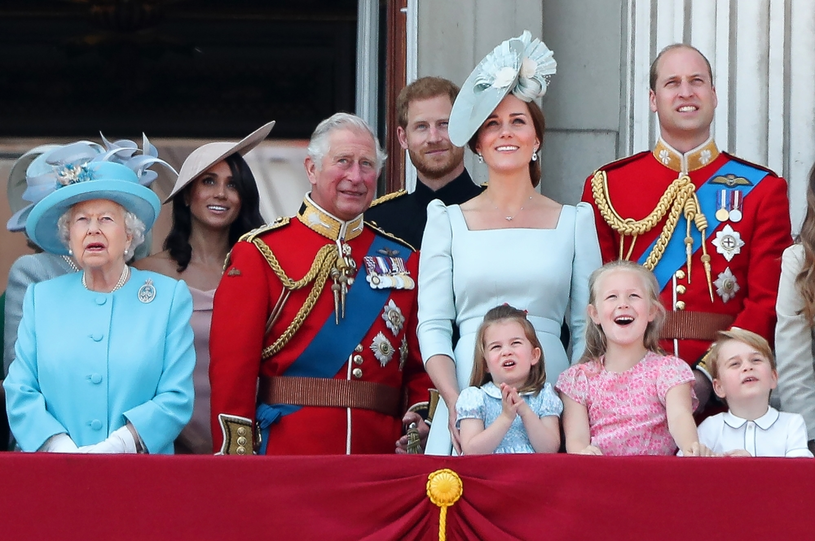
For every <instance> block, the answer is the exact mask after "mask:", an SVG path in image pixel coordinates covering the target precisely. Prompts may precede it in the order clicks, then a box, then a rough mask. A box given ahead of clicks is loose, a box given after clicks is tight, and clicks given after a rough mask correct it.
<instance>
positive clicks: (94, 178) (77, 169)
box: [23, 136, 177, 255]
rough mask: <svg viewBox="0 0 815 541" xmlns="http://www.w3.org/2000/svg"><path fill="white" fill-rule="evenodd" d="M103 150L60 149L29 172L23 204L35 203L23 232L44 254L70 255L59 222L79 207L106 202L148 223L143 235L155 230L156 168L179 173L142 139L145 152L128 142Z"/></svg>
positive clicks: (87, 146)
mask: <svg viewBox="0 0 815 541" xmlns="http://www.w3.org/2000/svg"><path fill="white" fill-rule="evenodd" d="M102 141H103V142H104V147H103V146H101V145H98V144H96V143H92V142H89V141H78V142H76V143H70V144H68V145H63V146H59V147H57V148H55V149H52V150H51V151H49V152H45V153H43V154H41V155H40V156H38V157H37V158H36V159H35V160H34V161H33V162H32V163H31V165H29V167H28V170H27V171H26V180H27V184H28V188H27V189H26V192H25V193H24V194H23V198H24V199H26V200H28V201H32V202H35V204H34V205H33V208H32V209H31V211H30V213H29V215H28V218H27V219H26V221H25V229H26V234H27V235H28V238H29V239H31V241H32V242H34V243H35V244H37V245H38V246H40V247H41V248H42V249H43V250H45V251H46V252H50V253H53V254H57V255H66V254H68V247H67V246H65V245H64V244H63V243H62V240H60V238H59V231H58V230H57V222H58V220H59V218H60V216H62V215H63V214H64V213H65V212H66V211H67V210H68V209H70V208H71V207H72V206H73V205H75V204H77V203H81V202H83V201H90V200H92V199H107V200H110V201H114V202H116V203H118V204H120V205H121V206H122V207H123V208H124V209H125V210H127V211H129V212H132V213H133V214H135V215H136V216H137V217H138V218H139V219H140V220H141V221H142V222H144V226H145V232H147V231H149V230H150V228H152V227H153V224H154V223H155V221H156V218H157V217H158V214H159V210H160V209H161V201H160V200H159V198H158V196H157V195H156V194H155V193H154V192H153V191H152V190H151V189H150V188H149V186H150V184H151V183H152V182H153V181H154V180H155V179H156V177H157V176H158V173H156V172H155V171H151V170H150V169H149V167H150V166H152V165H153V164H160V165H163V166H165V167H167V168H168V169H169V170H170V171H172V172H173V173H174V174H177V173H176V171H175V170H174V169H173V168H172V166H171V165H170V164H168V163H167V162H165V161H163V160H160V159H159V158H158V151H157V150H156V148H155V147H154V146H153V145H151V144H150V141H148V140H147V137H146V136H145V137H143V144H142V148H141V149H139V148H138V145H137V144H136V143H135V142H133V141H129V140H121V141H116V142H114V143H111V142H109V141H108V140H107V139H105V138H104V136H102Z"/></svg>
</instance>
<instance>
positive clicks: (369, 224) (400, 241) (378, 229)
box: [365, 220, 417, 252]
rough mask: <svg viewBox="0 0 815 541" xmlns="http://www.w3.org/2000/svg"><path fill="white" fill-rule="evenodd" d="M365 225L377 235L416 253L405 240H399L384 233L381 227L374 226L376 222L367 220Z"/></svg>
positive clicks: (392, 235)
mask: <svg viewBox="0 0 815 541" xmlns="http://www.w3.org/2000/svg"><path fill="white" fill-rule="evenodd" d="M365 225H367V226H368V227H370V228H371V229H373V230H374V231H376V232H377V233H379V234H380V235H382V236H383V237H387V238H389V239H391V240H395V241H396V242H398V243H399V244H402V245H404V246H406V247H408V248H410V249H411V250H413V251H414V252H416V251H417V250H416V248H414V247H413V246H411V245H410V243H409V242H408V241H406V240H404V239H400V238H399V237H397V236H396V235H394V234H392V233H388V232H387V231H385V230H384V229H382V228H381V227H379V226H378V225H377V224H376V222H369V221H367V220H366V221H365Z"/></svg>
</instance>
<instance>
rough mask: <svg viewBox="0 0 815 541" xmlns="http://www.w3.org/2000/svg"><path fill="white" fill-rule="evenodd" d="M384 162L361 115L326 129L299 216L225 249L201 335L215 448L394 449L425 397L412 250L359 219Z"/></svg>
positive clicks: (313, 145) (315, 139)
mask: <svg viewBox="0 0 815 541" xmlns="http://www.w3.org/2000/svg"><path fill="white" fill-rule="evenodd" d="M384 159H385V157H384V153H383V152H382V150H381V148H380V146H379V143H378V141H377V140H376V138H375V136H374V134H373V132H372V131H371V129H370V127H369V126H368V125H367V124H366V123H365V122H364V121H363V120H362V119H360V118H359V117H356V116H354V115H349V114H346V113H338V114H336V115H334V116H332V117H331V118H329V119H326V120H324V121H323V122H321V123H320V125H319V126H317V129H316V130H315V132H314V134H313V135H312V138H311V141H310V143H309V151H308V158H306V162H305V166H306V173H307V174H308V177H309V181H310V182H311V184H312V191H311V193H310V194H309V195H307V196H306V197H305V200H304V202H303V205H302V206H301V208H300V211H299V212H298V213H297V215H296V216H294V217H293V218H291V219H289V218H285V219H282V220H280V221H278V222H276V223H275V224H273V225H270V226H266V227H264V228H260V229H258V230H255V231H252V232H250V233H248V234H247V235H245V236H244V238H243V239H242V240H241V241H240V242H238V243H237V244H236V245H235V247H234V248H233V250H232V252H231V254H230V257H229V260H228V262H227V267H226V269H225V272H224V275H223V278H222V279H221V283H220V285H219V286H218V290H217V292H216V294H215V301H214V309H213V315H212V331H211V335H210V353H211V362H210V381H211V384H212V399H211V406H212V435H213V442H214V448H215V451H216V452H221V453H224V454H250V453H251V452H252V449H253V443H254V446H255V448H256V449H257V450H258V452H260V453H262V454H343V453H345V454H348V453H355V454H356V453H392V452H394V448H395V443H396V441H397V440H398V439H399V437H400V435H401V430H402V415H403V414H404V413H405V411H406V409H407V407H408V406H410V405H412V404H417V403H419V401H420V400H426V399H427V396H428V391H427V390H428V388H429V387H430V386H431V383H430V379H429V378H428V377H427V375H426V374H425V372H424V367H423V366H422V362H421V358H420V355H419V347H418V342H417V340H416V333H415V330H416V312H417V305H416V274H417V271H418V254H417V253H414V251H413V250H412V249H411V248H410V247H409V246H408V245H407V244H404V243H403V242H401V241H399V240H398V239H396V238H394V237H391V236H389V235H387V234H384V233H383V232H381V231H379V230H377V229H374V228H373V227H371V226H369V225H368V224H365V223H364V222H363V218H362V213H363V212H364V211H365V210H366V209H367V208H368V206H369V205H370V203H371V200H372V199H373V195H374V191H375V187H376V178H377V176H378V174H379V171H380V169H381V167H382V165H383V162H384ZM255 421H257V423H255ZM420 422H421V421H420ZM256 427H257V435H258V437H257V438H256V439H255V440H254V441H253V437H254V436H255V435H256V433H255V428H256ZM258 440H259V441H258Z"/></svg>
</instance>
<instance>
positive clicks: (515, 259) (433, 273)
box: [417, 200, 601, 455]
mask: <svg viewBox="0 0 815 541" xmlns="http://www.w3.org/2000/svg"><path fill="white" fill-rule="evenodd" d="M420 254H421V256H420V259H419V326H418V329H417V334H418V337H419V345H420V347H421V352H422V359H423V360H424V361H425V362H427V360H428V359H429V358H430V357H432V356H433V355H447V356H449V357H450V358H452V359H453V360H454V362H455V364H456V376H457V380H458V386H459V390H462V389H465V388H466V387H469V386H470V374H471V373H472V369H473V357H474V353H475V337H476V332H477V331H478V327H479V325H481V321H482V320H483V319H484V314H486V313H487V311H488V310H490V309H491V308H493V307H495V306H498V305H501V304H503V303H508V304H510V305H512V306H514V307H515V308H519V309H522V310H527V312H528V315H527V317H528V319H529V321H530V322H531V323H532V325H533V326H534V327H535V331H536V333H537V336H538V340H540V342H541V346H542V348H543V357H544V363H545V366H546V378H547V380H548V381H557V378H558V376H559V375H560V373H561V372H563V371H564V370H565V369H566V368H568V367H569V366H570V360H569V358H568V356H567V355H566V350H565V349H564V348H563V344H562V343H561V341H560V329H561V324H562V322H563V320H564V317H565V316H566V314H567V312H568V313H569V317H568V319H567V323H568V324H569V329H570V331H571V346H572V358H571V362H572V363H573V362H576V361H577V359H579V357H580V356H581V355H582V353H583V349H584V347H585V346H584V344H585V342H584V340H585V337H584V331H585V324H586V307H587V306H588V303H589V275H590V274H591V273H592V272H593V271H594V270H595V269H596V268H598V267H599V266H600V265H601V260H600V248H599V245H598V243H597V231H596V229H595V227H594V211H593V210H592V207H591V206H590V205H589V204H587V203H578V204H577V205H576V206H572V205H563V208H562V210H561V213H560V217H559V219H558V223H557V226H556V227H555V228H552V229H529V228H509V229H487V230H473V231H470V230H469V229H468V227H467V223H466V221H465V220H464V215H463V214H462V212H461V208H460V207H459V206H458V205H450V206H449V207H446V206H444V204H443V203H442V202H441V201H438V200H436V201H432V202H431V203H430V204H429V205H428V206H427V226H426V227H425V233H424V239H423V241H422V249H421V252H420ZM453 322H455V323H456V325H457V326H458V328H459V331H460V332H461V338H460V339H459V341H458V343H457V344H456V347H455V351H454V349H453V343H452V336H453V331H452V323H453ZM447 418H448V413H447V407H446V405H445V403H444V401H443V400H440V401H439V407H438V409H437V410H436V412H435V415H434V419H436V421H437V422H434V423H433V425H432V427H431V429H430V435H429V436H428V442H427V448H426V450H425V452H426V453H427V454H434V455H449V454H450V452H451V446H452V444H451V440H450V432H449V430H448V425H447V421H446V420H447Z"/></svg>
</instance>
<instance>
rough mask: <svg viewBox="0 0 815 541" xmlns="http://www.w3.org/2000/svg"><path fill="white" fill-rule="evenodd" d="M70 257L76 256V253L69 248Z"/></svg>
mask: <svg viewBox="0 0 815 541" xmlns="http://www.w3.org/2000/svg"><path fill="white" fill-rule="evenodd" d="M68 255H70V256H72V255H74V251H73V250H71V249H70V248H68Z"/></svg>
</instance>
